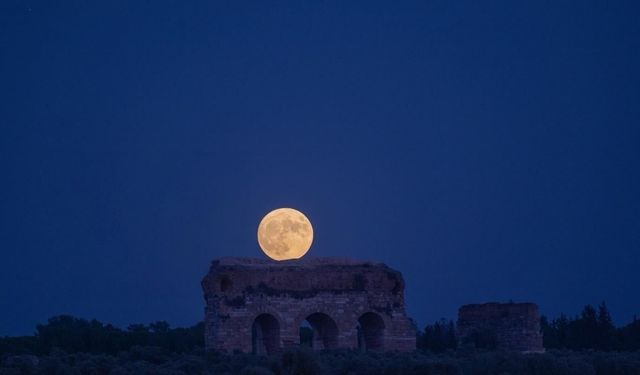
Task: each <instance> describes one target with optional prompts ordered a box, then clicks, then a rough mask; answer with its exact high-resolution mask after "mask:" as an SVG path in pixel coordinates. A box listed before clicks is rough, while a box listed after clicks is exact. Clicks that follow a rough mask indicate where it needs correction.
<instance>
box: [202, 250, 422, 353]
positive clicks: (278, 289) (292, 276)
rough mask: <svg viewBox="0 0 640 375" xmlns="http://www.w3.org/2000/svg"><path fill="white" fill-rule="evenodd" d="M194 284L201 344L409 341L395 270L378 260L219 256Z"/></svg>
mask: <svg viewBox="0 0 640 375" xmlns="http://www.w3.org/2000/svg"><path fill="white" fill-rule="evenodd" d="M202 288H203V291H204V299H205V301H206V307H205V347H206V349H207V350H221V351H227V352H233V351H242V352H253V353H257V354H271V353H274V352H277V351H278V350H280V349H281V348H283V347H290V346H296V345H300V344H301V343H302V344H305V343H306V342H305V341H308V343H306V344H307V345H309V346H311V347H312V348H313V349H316V350H320V349H333V348H353V349H355V348H359V349H361V350H399V351H408V350H413V349H415V347H416V328H415V325H414V323H413V321H412V320H411V319H409V318H408V317H407V315H406V314H405V308H404V280H403V278H402V274H401V273H400V272H398V271H395V270H393V269H391V268H389V267H388V266H386V265H384V264H381V263H372V262H360V261H353V260H344V259H334V258H315V259H314V258H305V259H300V260H293V261H283V262H275V261H271V260H266V259H249V258H222V259H218V260H215V261H214V262H213V263H212V265H211V269H210V270H209V273H208V274H207V275H206V276H205V278H204V279H203V280H202ZM305 332H306V334H305Z"/></svg>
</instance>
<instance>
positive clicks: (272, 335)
mask: <svg viewBox="0 0 640 375" xmlns="http://www.w3.org/2000/svg"><path fill="white" fill-rule="evenodd" d="M251 348H252V352H253V354H261V355H265V354H266V355H268V354H273V353H275V352H277V351H278V350H279V349H280V321H279V320H278V319H277V318H276V317H275V316H273V315H272V314H269V313H262V314H259V315H258V316H256V317H255V319H254V320H253V324H252V325H251Z"/></svg>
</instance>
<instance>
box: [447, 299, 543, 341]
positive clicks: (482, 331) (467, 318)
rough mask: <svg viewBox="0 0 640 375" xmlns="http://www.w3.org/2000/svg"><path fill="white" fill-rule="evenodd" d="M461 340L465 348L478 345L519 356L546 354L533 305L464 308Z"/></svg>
mask: <svg viewBox="0 0 640 375" xmlns="http://www.w3.org/2000/svg"><path fill="white" fill-rule="evenodd" d="M458 337H459V339H460V341H461V343H462V345H463V346H464V345H473V344H475V345H477V346H485V345H486V346H489V347H492V346H494V347H496V348H497V349H503V350H511V351H519V352H543V351H544V347H543V346H542V333H541V331H540V315H539V313H538V306H537V305H536V304H534V303H485V304H478V305H465V306H462V307H461V308H460V310H459V311H458ZM478 344H479V345H478Z"/></svg>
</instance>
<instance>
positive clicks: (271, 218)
mask: <svg viewBox="0 0 640 375" xmlns="http://www.w3.org/2000/svg"><path fill="white" fill-rule="evenodd" d="M312 242H313V227H312V226H311V222H310V221H309V219H307V217H306V216H304V214H303V213H302V212H300V211H298V210H294V209H293V208H278V209H277V210H273V211H271V212H269V213H268V214H267V215H265V217H264V218H262V221H260V225H258V244H259V245H260V248H261V249H262V251H264V253H265V254H267V256H268V257H269V258H271V259H274V260H287V259H298V258H301V257H302V256H304V254H306V253H307V251H309V248H310V247H311V243H312Z"/></svg>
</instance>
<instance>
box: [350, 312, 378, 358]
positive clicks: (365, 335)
mask: <svg viewBox="0 0 640 375" xmlns="http://www.w3.org/2000/svg"><path fill="white" fill-rule="evenodd" d="M356 329H357V331H358V349H360V350H362V351H380V350H384V330H385V324H384V320H383V319H382V317H381V316H380V315H379V314H377V313H374V312H366V313H364V314H362V315H360V318H358V325H357V328H356Z"/></svg>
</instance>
